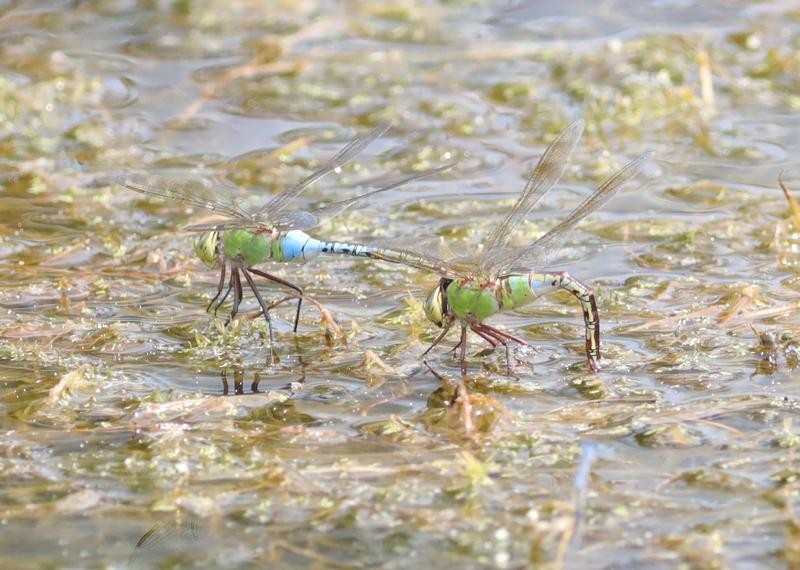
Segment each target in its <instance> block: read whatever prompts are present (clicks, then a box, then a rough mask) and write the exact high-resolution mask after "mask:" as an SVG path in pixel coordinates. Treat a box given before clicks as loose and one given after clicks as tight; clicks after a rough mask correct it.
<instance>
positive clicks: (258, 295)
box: [242, 267, 274, 355]
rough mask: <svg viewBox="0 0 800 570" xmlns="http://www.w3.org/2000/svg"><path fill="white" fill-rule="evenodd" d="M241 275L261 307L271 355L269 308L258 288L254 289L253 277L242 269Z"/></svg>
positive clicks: (272, 343)
mask: <svg viewBox="0 0 800 570" xmlns="http://www.w3.org/2000/svg"><path fill="white" fill-rule="evenodd" d="M242 273H243V274H244V278H245V279H246V280H247V284H248V285H250V289H251V290H252V291H253V295H255V296H256V300H257V301H258V304H259V306H260V307H261V312H262V313H263V315H264V319H266V321H267V330H269V352H270V355H271V354H272V347H273V346H274V339H273V335H272V319H270V317H269V307H268V306H267V304H266V303H265V302H264V298H263V297H262V296H261V293H260V292H259V291H258V287H256V282H255V281H253V276H252V275H250V271H249V270H247V269H245V268H244V267H242Z"/></svg>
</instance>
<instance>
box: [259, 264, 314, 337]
mask: <svg viewBox="0 0 800 570" xmlns="http://www.w3.org/2000/svg"><path fill="white" fill-rule="evenodd" d="M249 269H250V271H252V272H253V273H255V274H256V275H258V276H259V277H263V278H264V279H269V280H270V281H274V282H275V283H279V284H280V285H283V286H284V287H288V288H289V289H293V290H294V291H296V292H297V294H298V297H297V313H295V315H294V329H293V330H294V332H297V325H298V323H299V322H300V307H301V306H302V305H303V290H302V289H301V288H300V287H298V286H297V285H295V284H294V283H289V282H288V281H286V280H284V279H281V278H280V277H275V276H274V275H270V274H269V273H265V272H264V271H260V270H258V269H255V268H253V267H250V268H249Z"/></svg>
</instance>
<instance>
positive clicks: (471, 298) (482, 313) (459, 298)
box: [447, 280, 500, 321]
mask: <svg viewBox="0 0 800 570" xmlns="http://www.w3.org/2000/svg"><path fill="white" fill-rule="evenodd" d="M447 304H448V305H449V306H450V309H451V310H452V311H453V313H455V315H456V316H457V317H458V318H459V319H466V318H468V317H470V316H472V317H475V318H476V319H478V320H479V321H482V320H483V319H487V318H489V317H491V316H492V315H494V314H495V313H496V312H497V311H499V310H500V306H499V304H498V302H497V294H496V288H495V285H494V284H493V283H489V284H483V285H481V284H480V283H477V282H475V281H460V280H455V281H453V282H452V283H450V285H449V286H448V287H447Z"/></svg>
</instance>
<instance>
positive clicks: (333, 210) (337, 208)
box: [313, 163, 455, 218]
mask: <svg viewBox="0 0 800 570" xmlns="http://www.w3.org/2000/svg"><path fill="white" fill-rule="evenodd" d="M454 164H455V163H451V164H445V165H444V166H440V167H438V168H434V169H432V170H426V171H424V172H418V173H416V174H412V175H410V176H405V177H403V178H399V179H397V180H395V181H394V182H391V183H389V184H387V185H385V186H382V187H380V188H376V189H375V190H370V191H369V192H365V193H363V194H359V195H358V196H354V197H353V198H348V199H347V200H341V201H339V202H334V203H333V204H328V205H327V206H322V207H320V208H317V209H316V210H314V211H313V213H314V214H315V215H316V216H317V217H319V218H333V217H335V216H337V215H339V214H341V213H343V212H344V211H345V210H347V209H348V208H349V207H350V206H352V205H354V204H357V203H359V202H365V201H367V200H368V199H369V198H372V197H373V196H375V195H376V194H380V193H381V192H388V191H389V190H394V189H395V188H399V187H400V186H404V185H406V184H410V183H411V182H416V181H417V180H423V179H425V178H430V177H431V176H434V175H436V174H439V173H440V172H444V171H445V170H449V169H450V168H452V167H453V165H454Z"/></svg>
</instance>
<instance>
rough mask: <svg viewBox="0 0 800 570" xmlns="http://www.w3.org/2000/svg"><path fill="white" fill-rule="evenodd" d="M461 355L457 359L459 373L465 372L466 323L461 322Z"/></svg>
mask: <svg viewBox="0 0 800 570" xmlns="http://www.w3.org/2000/svg"><path fill="white" fill-rule="evenodd" d="M459 344H460V345H461V355H460V358H459V360H460V361H461V374H464V375H466V374H467V323H465V322H462V323H461V342H460V343H459Z"/></svg>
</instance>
